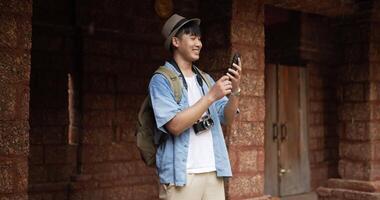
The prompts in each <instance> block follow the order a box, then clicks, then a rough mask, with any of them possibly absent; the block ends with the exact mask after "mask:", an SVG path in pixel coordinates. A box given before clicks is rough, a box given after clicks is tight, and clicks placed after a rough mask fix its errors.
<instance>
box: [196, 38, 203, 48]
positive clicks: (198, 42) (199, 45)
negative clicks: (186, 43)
mask: <svg viewBox="0 0 380 200" xmlns="http://www.w3.org/2000/svg"><path fill="white" fill-rule="evenodd" d="M195 45H197V46H198V47H202V42H201V40H200V39H196V40H195Z"/></svg>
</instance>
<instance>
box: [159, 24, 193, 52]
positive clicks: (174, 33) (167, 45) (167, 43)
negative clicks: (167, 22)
mask: <svg viewBox="0 0 380 200" xmlns="http://www.w3.org/2000/svg"><path fill="white" fill-rule="evenodd" d="M190 22H195V23H197V25H198V26H199V25H200V24H201V20H200V19H198V18H193V19H189V20H186V21H185V22H183V23H182V24H181V25H179V26H178V27H177V28H176V29H174V30H173V31H172V32H171V33H170V34H169V36H168V37H167V38H166V40H165V44H164V45H165V49H167V50H169V49H170V44H171V42H172V37H174V36H175V35H176V34H177V32H178V30H179V29H180V28H181V27H183V26H184V25H185V24H187V23H190Z"/></svg>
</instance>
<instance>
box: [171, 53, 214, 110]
mask: <svg viewBox="0 0 380 200" xmlns="http://www.w3.org/2000/svg"><path fill="white" fill-rule="evenodd" d="M169 63H170V64H172V65H173V66H174V68H175V69H176V70H177V71H178V72H179V73H180V74H181V76H182V82H183V86H184V87H185V88H186V90H188V87H187V83H186V80H185V76H184V75H183V73H182V71H181V69H180V68H179V67H178V65H177V62H176V61H175V60H174V59H170V60H169ZM192 70H193V72H194V73H195V76H196V79H197V82H198V84H199V86H201V89H202V94H203V96H205V95H206V93H205V91H204V89H203V79H204V78H203V76H202V75H201V74H200V72H199V70H198V69H197V68H196V67H195V66H194V65H193V67H192ZM204 81H206V80H204ZM207 113H208V114H209V115H210V116H211V112H210V109H209V108H207Z"/></svg>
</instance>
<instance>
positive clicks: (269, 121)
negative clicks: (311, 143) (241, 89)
mask: <svg viewBox="0 0 380 200" xmlns="http://www.w3.org/2000/svg"><path fill="white" fill-rule="evenodd" d="M305 75H306V69H305V68H301V67H289V66H281V65H278V66H276V65H267V69H266V101H267V105H268V106H267V110H266V112H267V116H266V139H265V151H266V152H265V159H266V161H265V176H266V177H265V192H266V193H267V194H271V195H273V196H280V197H283V196H289V195H295V194H301V193H305V192H308V191H309V190H310V169H309V162H308V148H307V132H306V131H307V129H306V127H307V126H306V122H307V121H306V78H305ZM276 128H277V133H278V137H277V139H273V138H274V137H273V135H276ZM267 159H268V160H267Z"/></svg>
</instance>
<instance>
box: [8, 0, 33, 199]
mask: <svg viewBox="0 0 380 200" xmlns="http://www.w3.org/2000/svg"><path fill="white" fill-rule="evenodd" d="M0 12H1V13H2V14H1V15H0V21H1V24H0V30H1V31H0V47H1V48H0V197H1V198H3V199H27V187H28V153H29V123H28V118H29V77H30V48H31V30H32V23H31V16H32V1H22V2H19V1H7V2H1V3H0Z"/></svg>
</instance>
